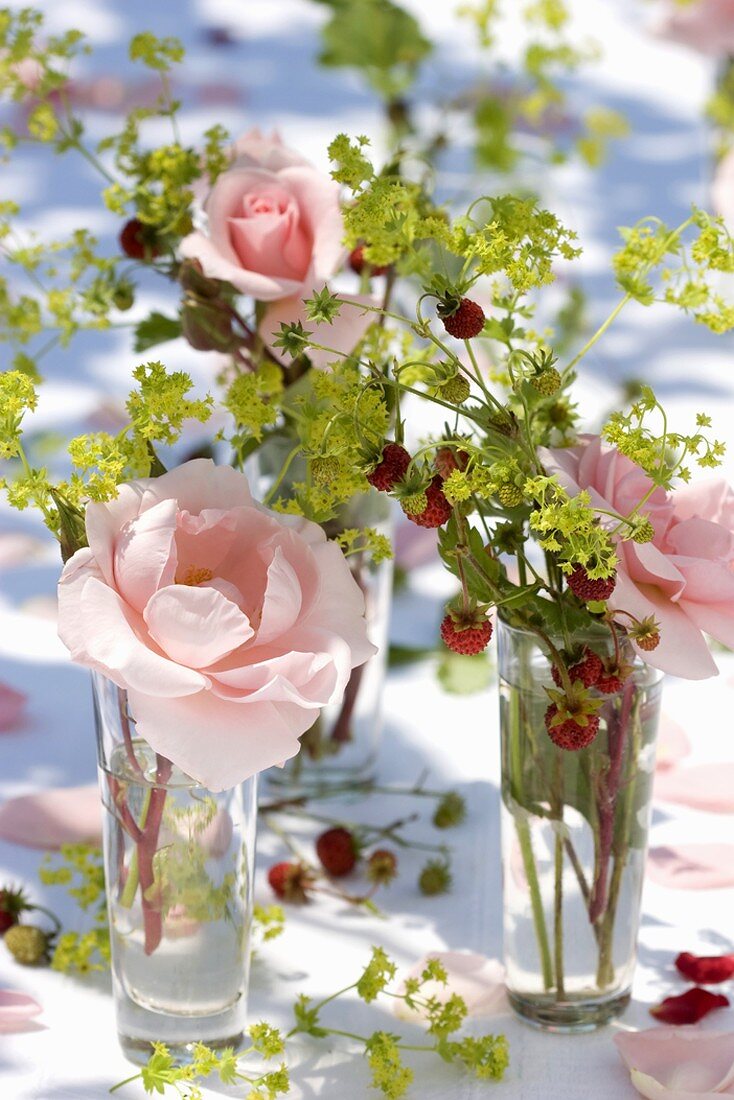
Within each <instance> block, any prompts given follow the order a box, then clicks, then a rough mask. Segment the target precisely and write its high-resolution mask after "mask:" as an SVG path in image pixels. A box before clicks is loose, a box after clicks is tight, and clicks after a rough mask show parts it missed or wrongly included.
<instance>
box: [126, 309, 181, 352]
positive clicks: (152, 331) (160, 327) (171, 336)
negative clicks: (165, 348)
mask: <svg viewBox="0 0 734 1100" xmlns="http://www.w3.org/2000/svg"><path fill="white" fill-rule="evenodd" d="M180 335H181V321H180V320H179V318H178V317H166V316H165V315H164V314H163V313H158V312H154V313H151V314H150V315H149V316H148V317H146V318H145V320H144V321H141V322H140V324H139V325H138V326H137V328H136V329H135V342H134V344H133V348H134V350H135V351H147V350H148V348H153V347H155V346H156V344H165V343H166V341H167V340H175V339H176V337H177V336H180Z"/></svg>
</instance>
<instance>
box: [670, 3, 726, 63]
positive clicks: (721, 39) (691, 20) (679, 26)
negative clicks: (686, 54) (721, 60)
mask: <svg viewBox="0 0 734 1100" xmlns="http://www.w3.org/2000/svg"><path fill="white" fill-rule="evenodd" d="M656 31H657V33H658V34H659V35H660V36H661V37H662V38H670V39H671V40H672V41H673V42H680V43H681V44H682V45H684V46H690V48H691V49H692V50H698V51H699V52H700V53H705V54H710V55H712V56H714V57H724V56H726V55H727V54H730V53H732V52H734V0H694V2H693V3H690V4H685V5H681V4H675V3H669V4H668V5H667V9H666V11H665V13H664V14H663V17H662V19H661V20H660V22H659V23H658V25H657V27H656Z"/></svg>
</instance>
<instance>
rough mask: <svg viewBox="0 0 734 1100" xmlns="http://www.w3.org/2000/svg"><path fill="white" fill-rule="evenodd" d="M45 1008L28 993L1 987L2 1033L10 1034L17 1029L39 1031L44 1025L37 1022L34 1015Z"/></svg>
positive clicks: (0, 1025) (0, 1021)
mask: <svg viewBox="0 0 734 1100" xmlns="http://www.w3.org/2000/svg"><path fill="white" fill-rule="evenodd" d="M41 1012H43V1009H42V1008H41V1006H40V1005H39V1003H38V1001H34V1000H33V998H32V997H29V996H28V994H27V993H17V992H16V991H15V990H14V989H0V1035H9V1034H11V1033H12V1032H16V1031H38V1030H39V1028H41V1027H42V1026H43V1025H42V1024H38V1023H36V1021H35V1020H34V1016H38V1015H40V1013H41Z"/></svg>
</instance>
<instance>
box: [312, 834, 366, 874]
mask: <svg viewBox="0 0 734 1100" xmlns="http://www.w3.org/2000/svg"><path fill="white" fill-rule="evenodd" d="M358 854H359V853H358V850H357V845H356V844H355V842H354V837H353V836H352V834H351V833H350V832H349V829H342V828H335V829H327V830H326V832H325V833H322V834H321V836H320V837H319V838H318V840H317V841H316V855H317V856H318V857H319V860H320V861H321V866H322V867H323V868H324V870H325V871H328V872H329V874H330V875H333V876H334V877H335V878H340V877H341V876H342V875H348V874H349V872H350V871H352V870H353V869H354V865H355V863H356V862H357V858H358Z"/></svg>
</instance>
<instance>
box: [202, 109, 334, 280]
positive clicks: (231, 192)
mask: <svg viewBox="0 0 734 1100" xmlns="http://www.w3.org/2000/svg"><path fill="white" fill-rule="evenodd" d="M204 211H205V213H206V216H207V232H206V233H202V232H199V231H197V232H194V233H191V234H190V235H189V236H188V237H186V238H185V239H184V240H183V241H182V242H181V254H182V255H183V256H186V257H189V258H191V259H197V260H199V261H200V263H201V265H202V267H203V269H204V273H205V274H206V275H209V276H210V277H212V278H215V279H224V280H225V281H226V282H228V283H231V285H232V286H233V287H235V288H236V289H237V290H239V291H240V293H242V294H248V295H250V296H251V297H253V298H255V299H257V300H258V301H261V302H272V301H277V300H278V299H280V298H293V297H295V298H297V299H299V300H300V299H301V298H303V297H309V296H310V294H311V292H312V290H313V288H314V287H319V288H320V287H321V286H323V284H324V283H325V282H326V281H327V280H328V279H329V278H330V277H331V276H332V275H333V274H334V273H335V271H337V270H338V268H339V267H340V266H341V263H342V260H343V258H344V247H343V245H342V237H343V235H344V228H343V223H342V215H341V209H340V205H339V186H338V184H337V183H336V182H335V181H334V180H332V179H331V178H330V177H329V176H326V175H324V174H323V173H322V172H319V171H317V169H316V168H314V167H313V166H312V165H311V164H309V162H308V161H307V160H304V158H303V157H301V156H300V155H299V154H298V153H295V152H293V151H292V150H291V149H288V148H287V147H286V146H284V145H283V144H282V142H281V141H280V138H279V137H278V136H277V135H276V134H274V135H273V136H272V137H270V138H266V137H263V135H262V134H260V132H259V131H258V130H252V131H251V132H250V133H249V134H246V135H245V136H244V137H242V138H240V140H239V141H238V142H237V144H236V145H235V146H234V149H233V159H232V165H231V167H230V168H228V169H227V170H226V171H225V172H223V173H222V174H221V176H220V177H219V179H217V181H216V182H215V183H214V185H213V187H212V188H211V190H210V192H209V194H208V195H207V197H206V199H205V201H204Z"/></svg>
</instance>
